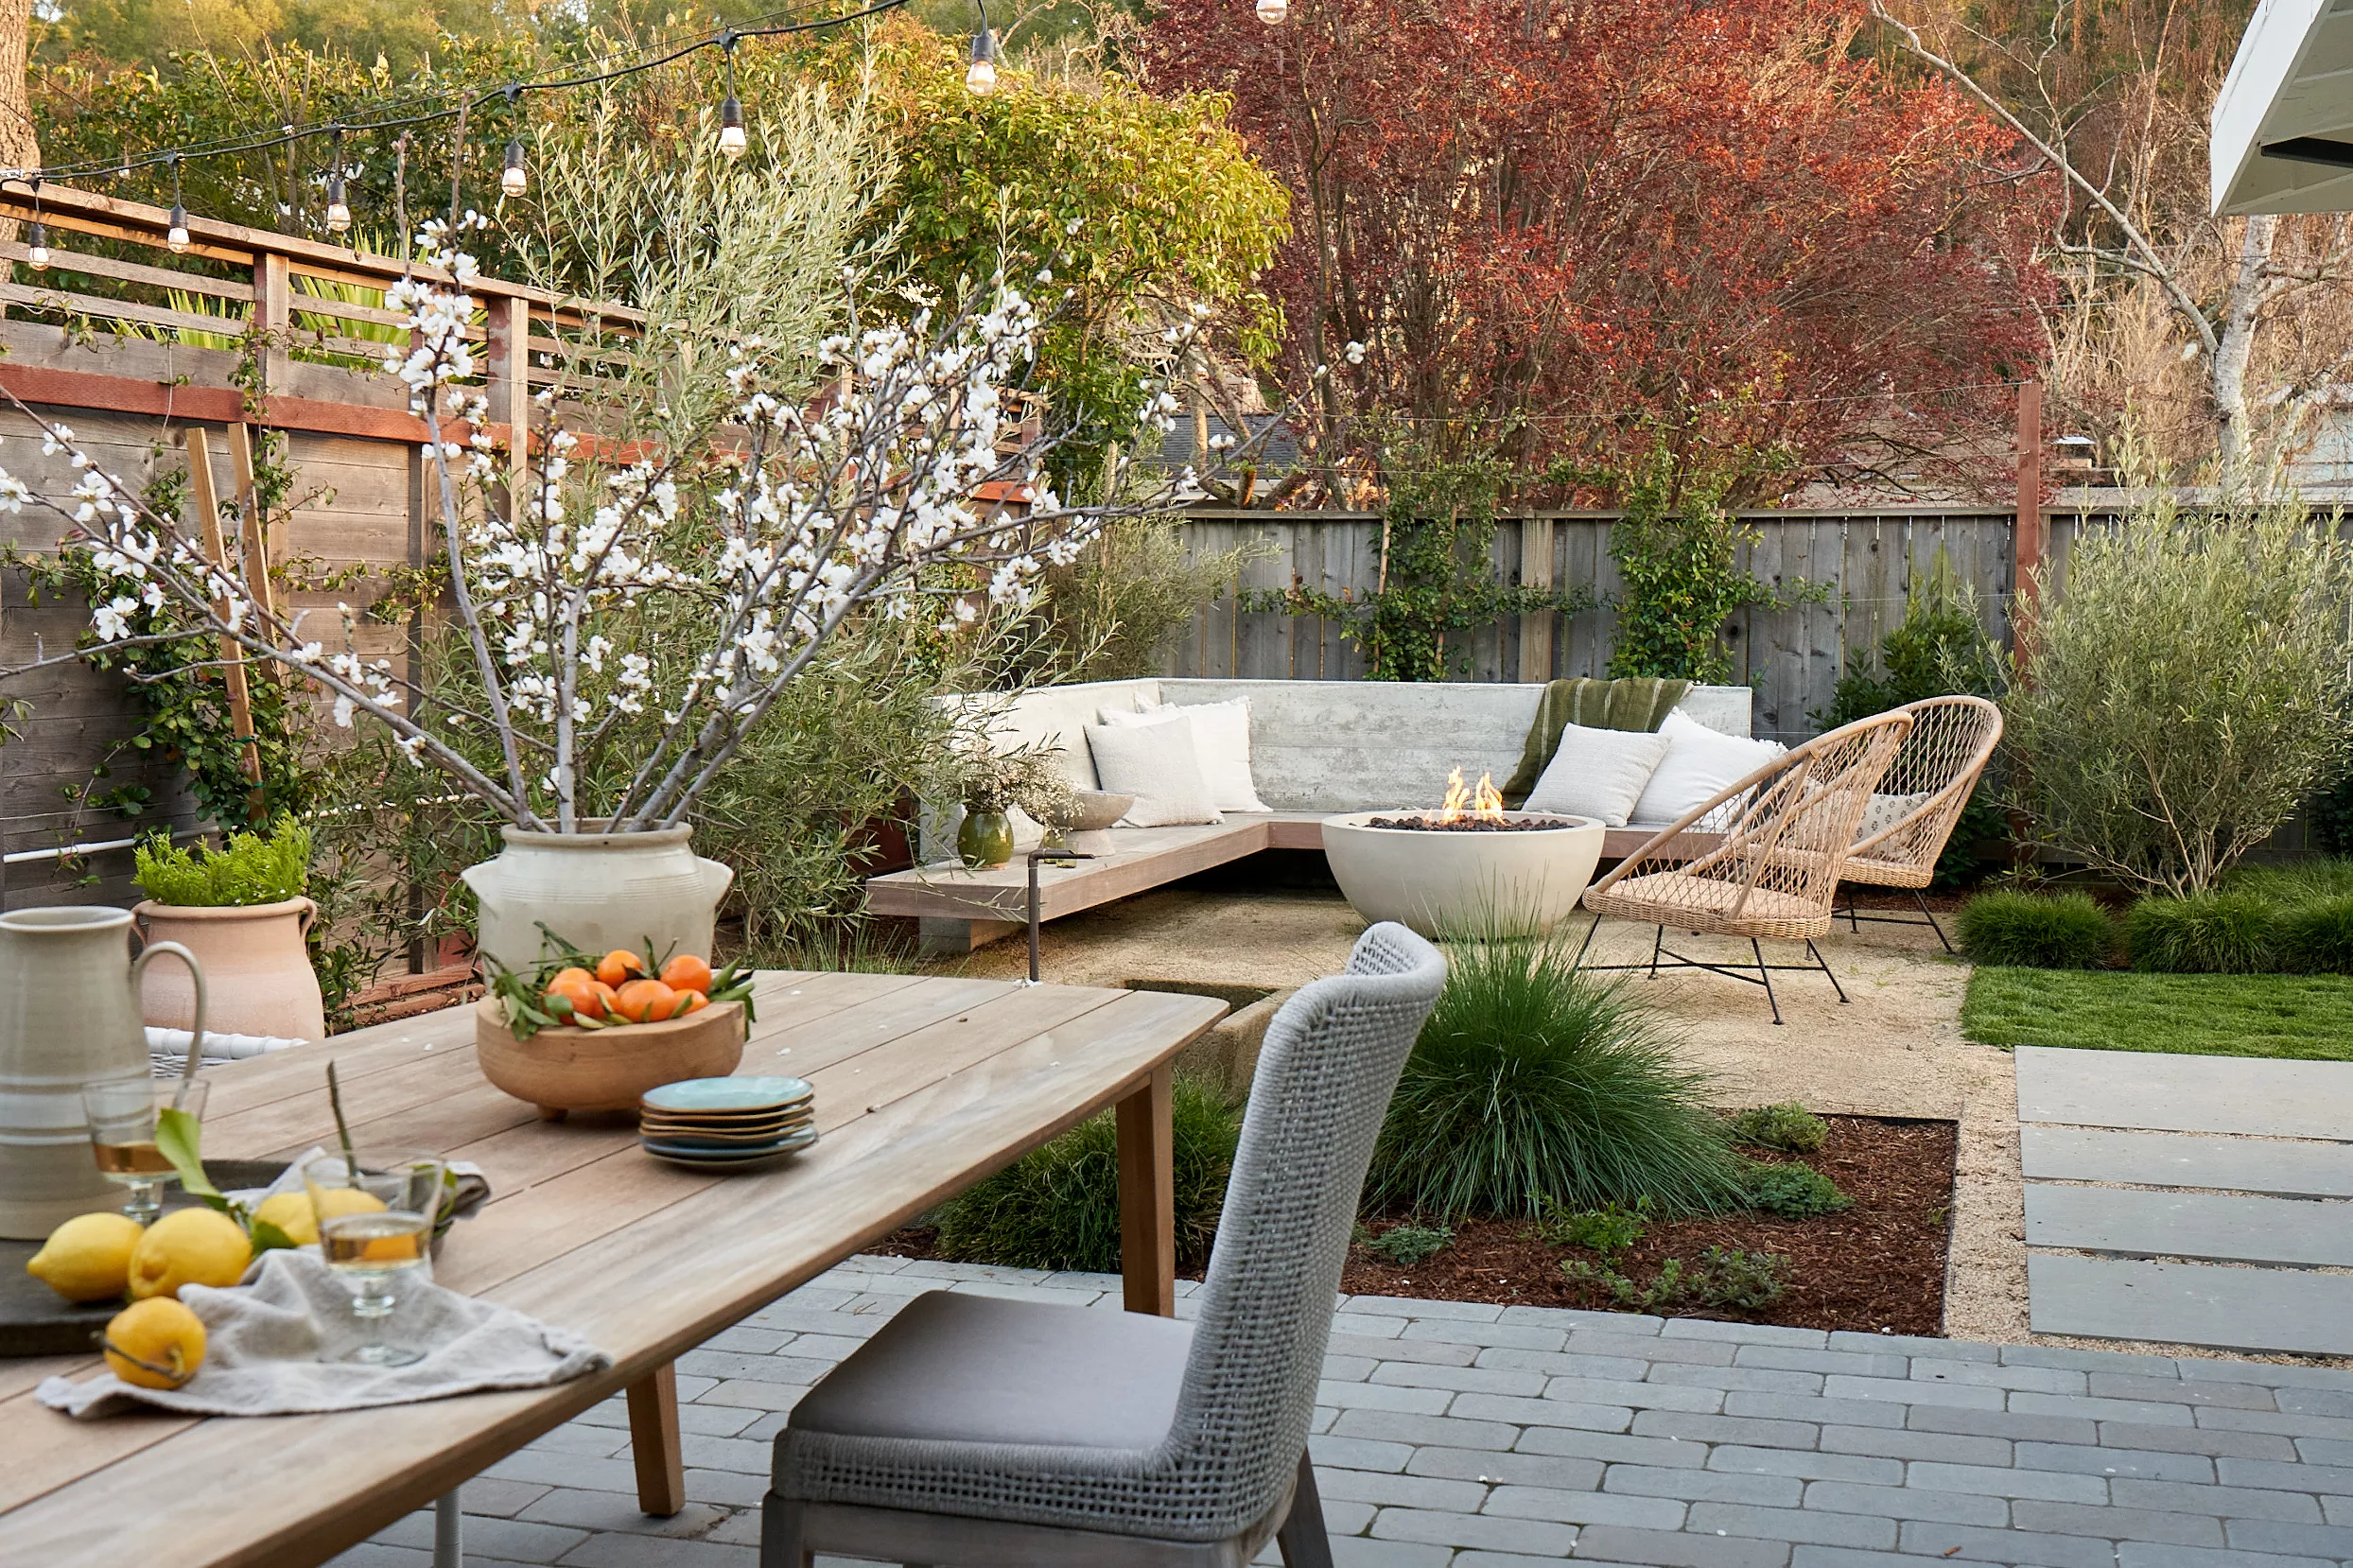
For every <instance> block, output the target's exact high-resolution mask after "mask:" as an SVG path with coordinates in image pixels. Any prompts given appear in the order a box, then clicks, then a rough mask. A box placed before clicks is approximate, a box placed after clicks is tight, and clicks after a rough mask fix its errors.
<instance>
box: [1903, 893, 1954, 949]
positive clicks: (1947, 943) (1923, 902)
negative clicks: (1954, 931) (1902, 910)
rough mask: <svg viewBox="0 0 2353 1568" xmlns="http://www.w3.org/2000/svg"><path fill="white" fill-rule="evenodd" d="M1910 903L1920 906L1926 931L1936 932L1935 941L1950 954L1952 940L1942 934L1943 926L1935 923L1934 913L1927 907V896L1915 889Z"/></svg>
mask: <svg viewBox="0 0 2353 1568" xmlns="http://www.w3.org/2000/svg"><path fill="white" fill-rule="evenodd" d="M1912 902H1913V903H1915V904H1918V905H1919V906H1920V913H1921V914H1922V915H1924V916H1926V919H1927V922H1928V929H1929V930H1930V931H1932V932H1936V939H1937V940H1938V941H1940V942H1942V943H1943V944H1944V950H1945V951H1946V952H1948V953H1949V952H1951V951H1952V950H1953V939H1952V938H1951V937H1949V936H1947V935H1945V934H1944V928H1943V926H1940V925H1938V924H1937V923H1936V911H1934V910H1932V909H1930V908H1929V907H1928V896H1927V895H1926V894H1925V893H1923V892H1921V891H1920V889H1918V888H1916V887H1915V888H1913V889H1912Z"/></svg>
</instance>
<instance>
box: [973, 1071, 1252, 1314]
mask: <svg viewBox="0 0 2353 1568" xmlns="http://www.w3.org/2000/svg"><path fill="white" fill-rule="evenodd" d="M1170 1130H1171V1135H1172V1138H1171V1143H1170V1163H1171V1164H1172V1165H1173V1166H1174V1167H1175V1169H1176V1180H1177V1261H1178V1263H1182V1264H1184V1265H1186V1266H1188V1267H1192V1266H1197V1265H1199V1264H1201V1263H1206V1262H1207V1261H1208V1259H1209V1252H1210V1244H1211V1242H1212V1241H1213V1240H1215V1239H1216V1235H1217V1216H1218V1212H1219V1211H1220V1210H1221V1209H1222V1208H1223V1207H1224V1206H1225V1201H1226V1177H1227V1176H1228V1174H1229V1172H1230V1171H1231V1170H1232V1168H1233V1156H1234V1148H1235V1145H1236V1144H1237V1143H1238V1142H1239V1141H1240V1140H1241V1136H1242V1113H1241V1111H1240V1110H1239V1109H1237V1108H1236V1107H1235V1106H1230V1105H1229V1104H1227V1103H1226V1098H1225V1096H1224V1095H1223V1094H1222V1093H1220V1092H1219V1091H1218V1090H1217V1089H1215V1088H1214V1087H1212V1086H1211V1085H1209V1084H1206V1083H1202V1082H1199V1081H1197V1080H1195V1079H1193V1078H1191V1077H1179V1078H1178V1079H1177V1086H1176V1095H1175V1102H1174V1106H1173V1110H1172V1115H1171V1127H1170ZM935 1218H936V1220H937V1222H938V1225H939V1250H940V1253H941V1255H942V1256H943V1257H946V1258H950V1259H952V1260H954V1261H955V1262H958V1263H996V1264H1001V1265H1002V1266H1005V1267H1010V1268H1069V1269H1083V1270H1086V1271H1088V1272H1089V1273H1096V1274H1110V1273H1116V1272H1117V1271H1118V1269H1119V1266H1120V1194H1119V1134H1118V1132H1117V1131H1116V1129H1115V1128H1114V1125H1113V1123H1112V1119H1111V1113H1110V1112H1109V1111H1105V1112H1104V1113H1103V1114H1101V1115H1100V1116H1097V1117H1094V1118H1093V1119H1092V1120H1090V1121H1087V1122H1082V1123H1080V1124H1078V1125H1077V1126H1075V1127H1072V1129H1071V1130H1070V1131H1069V1132H1066V1133H1064V1134H1063V1135H1062V1136H1061V1137H1059V1138H1057V1139H1055V1140H1054V1141H1052V1142H1050V1143H1046V1144H1043V1145H1041V1146H1040V1147H1038V1148H1035V1149H1032V1150H1031V1151H1030V1152H1029V1153H1027V1154H1025V1155H1023V1156H1022V1157H1021V1158H1020V1159H1017V1160H1015V1161H1014V1162H1013V1163H1012V1164H1010V1165H1008V1166H1006V1167H1005V1168H1004V1169H1003V1170H1002V1171H999V1172H998V1173H997V1174H996V1175H995V1176H988V1177H986V1178H985V1179H983V1180H981V1181H979V1182H976V1183H975V1184H974V1185H972V1186H970V1187H968V1188H967V1189H966V1190H965V1191H964V1192H962V1193H959V1194H957V1195H956V1196H955V1197H952V1198H950V1199H949V1200H948V1202H947V1203H945V1204H943V1205H941V1207H940V1209H939V1210H938V1211H937V1214H936V1216H935Z"/></svg>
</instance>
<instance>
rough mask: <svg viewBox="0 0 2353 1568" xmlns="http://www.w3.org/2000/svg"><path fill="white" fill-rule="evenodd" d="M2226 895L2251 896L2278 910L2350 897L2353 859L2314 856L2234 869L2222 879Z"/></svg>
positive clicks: (2352, 883) (2351, 892) (2351, 895)
mask: <svg viewBox="0 0 2353 1568" xmlns="http://www.w3.org/2000/svg"><path fill="white" fill-rule="evenodd" d="M2222 891H2224V892H2225V893H2252V894H2254V895H2255V896H2256V897H2258V898H2269V899H2270V900H2271V901H2272V902H2273V903H2275V904H2277V905H2279V906H2280V907H2281V908H2283V909H2284V908H2287V907H2289V906H2291V905H2294V904H2309V903H2314V902H2317V901H2318V900H2320V899H2323V898H2344V897H2353V859H2344V858H2330V857H2327V856H2317V855H2316V856H2314V857H2313V858H2311V859H2310V860H2303V861H2277V862H2267V863H2265V864H2262V865H2240V866H2234V867H2233V868H2232V869H2231V870H2230V871H2229V872H2228V873H2227V874H2226V875H2224V877H2223V878H2222Z"/></svg>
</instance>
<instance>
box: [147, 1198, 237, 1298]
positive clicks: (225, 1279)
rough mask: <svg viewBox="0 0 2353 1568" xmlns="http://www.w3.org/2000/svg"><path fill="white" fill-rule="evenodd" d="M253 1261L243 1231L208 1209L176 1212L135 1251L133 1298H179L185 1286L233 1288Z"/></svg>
mask: <svg viewBox="0 0 2353 1568" xmlns="http://www.w3.org/2000/svg"><path fill="white" fill-rule="evenodd" d="M252 1262H253V1243H252V1242H250V1241H248V1240H247V1239H246V1235H245V1228H244V1227H243V1226H241V1225H239V1224H237V1222H236V1221H235V1220H233V1219H231V1218H230V1217H229V1216H228V1215H226V1214H223V1213H218V1212H216V1211H213V1210H210V1209H175V1210H173V1211H171V1212H170V1213H168V1214H166V1215H165V1216H164V1217H163V1218H162V1219H160V1220H157V1221H156V1222H155V1223H154V1224H153V1225H150V1226H148V1228H147V1234H145V1235H143V1236H141V1237H140V1238H139V1245H138V1246H134V1247H132V1248H131V1299H132V1300H134V1301H144V1300H146V1299H147V1298H148V1297H150V1296H171V1297H177V1296H178V1295H179V1294H180V1287H181V1286H183V1285H234V1284H235V1283H236V1282H237V1281H238V1280H239V1279H240V1278H241V1277H242V1276H243V1275H244V1273H245V1265H246V1264H247V1263H252Z"/></svg>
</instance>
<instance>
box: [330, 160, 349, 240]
mask: <svg viewBox="0 0 2353 1568" xmlns="http://www.w3.org/2000/svg"><path fill="white" fill-rule="evenodd" d="M327 227H328V228H329V229H332V230H333V231H335V233H337V234H339V235H340V234H341V233H342V232H343V231H344V230H346V229H348V228H350V227H351V208H350V207H348V206H346V205H344V202H343V177H342V176H341V175H340V174H338V175H334V176H332V177H330V178H329V179H328V181H327Z"/></svg>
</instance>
